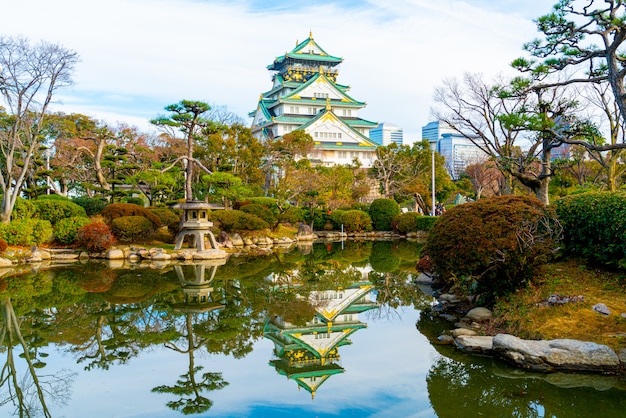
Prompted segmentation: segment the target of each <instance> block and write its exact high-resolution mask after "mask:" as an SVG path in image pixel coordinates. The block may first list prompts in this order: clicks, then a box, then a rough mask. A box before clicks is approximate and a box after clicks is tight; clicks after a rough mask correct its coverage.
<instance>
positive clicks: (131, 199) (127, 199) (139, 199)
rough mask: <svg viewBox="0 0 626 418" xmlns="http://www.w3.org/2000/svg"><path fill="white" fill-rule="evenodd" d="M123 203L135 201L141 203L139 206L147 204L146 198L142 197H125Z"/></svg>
mask: <svg viewBox="0 0 626 418" xmlns="http://www.w3.org/2000/svg"><path fill="white" fill-rule="evenodd" d="M122 203H133V204H135V205H139V206H144V205H145V203H146V202H145V200H143V199H142V198H140V197H130V196H128V197H125V198H124V200H123V202H122Z"/></svg>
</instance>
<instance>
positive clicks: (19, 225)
mask: <svg viewBox="0 0 626 418" xmlns="http://www.w3.org/2000/svg"><path fill="white" fill-rule="evenodd" d="M52 236H53V231H52V225H51V224H50V221H47V220H43V219H18V220H16V221H12V222H10V223H8V224H0V238H2V239H3V240H5V241H6V243H7V244H9V245H22V246H26V247H30V246H32V245H41V244H43V243H44V242H48V241H50V240H51V239H52Z"/></svg>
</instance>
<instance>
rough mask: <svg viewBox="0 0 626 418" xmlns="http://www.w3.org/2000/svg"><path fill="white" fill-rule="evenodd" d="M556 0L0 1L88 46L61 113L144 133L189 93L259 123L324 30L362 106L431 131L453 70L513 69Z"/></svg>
mask: <svg viewBox="0 0 626 418" xmlns="http://www.w3.org/2000/svg"><path fill="white" fill-rule="evenodd" d="M553 3H554V1H550V0H499V1H493V0H464V1H461V0H345V1H340V0H315V1H286V0H231V1H221V0H91V1H85V0H55V1H50V0H21V1H13V0H0V10H2V15H3V18H2V25H1V26H0V34H1V35H4V36H24V37H27V38H28V39H30V40H31V41H33V42H38V41H40V40H44V41H46V42H50V43H58V44H60V45H62V46H63V47H65V48H67V49H71V50H74V51H76V52H77V53H78V54H79V56H80V62H79V64H78V65H77V67H76V71H75V73H74V84H73V86H71V87H69V88H65V89H63V90H59V91H58V93H57V95H56V101H55V103H54V106H53V107H52V110H53V111H61V112H65V113H73V112H75V113H82V114H85V115H89V116H91V117H93V118H95V119H98V120H102V121H103V122H107V123H110V124H113V125H115V124H117V123H118V122H119V123H124V124H128V125H132V126H137V127H138V128H140V129H141V130H143V131H151V130H154V128H153V127H152V126H151V125H150V123H149V120H150V119H152V118H154V117H156V116H159V115H163V114H165V113H166V112H165V111H164V107H165V106H167V105H169V104H173V103H177V102H179V101H180V100H183V99H187V100H199V101H204V102H207V103H209V104H211V105H216V106H225V107H226V108H227V109H228V110H229V111H231V112H233V113H235V114H237V115H239V116H240V117H242V118H244V120H245V121H246V124H250V123H251V119H250V118H248V113H249V112H251V111H253V110H255V108H256V105H257V103H258V99H259V96H260V94H261V93H263V92H265V91H267V90H269V89H270V88H271V78H270V77H271V74H270V72H269V71H268V70H267V66H268V65H269V64H271V63H272V62H273V61H274V59H275V58H276V57H277V56H280V55H282V54H284V53H285V52H287V51H290V50H291V49H293V48H294V47H295V45H296V42H298V41H303V40H304V39H305V38H306V37H308V36H309V34H310V33H312V35H313V38H314V39H315V41H316V42H317V43H318V44H319V45H320V46H321V47H322V48H323V49H324V50H325V51H326V52H327V53H329V54H331V55H335V56H339V57H342V58H343V60H344V61H343V63H342V64H341V67H340V72H339V77H338V80H337V81H338V82H339V83H341V84H344V85H349V86H350V91H349V94H350V95H351V96H352V97H353V98H355V99H356V100H359V101H364V102H366V103H367V106H366V107H365V108H364V109H363V110H361V111H360V113H359V116H360V117H362V118H364V119H367V120H370V121H374V122H387V123H390V124H395V125H398V126H400V127H401V128H403V130H404V136H405V140H406V142H412V141H415V140H419V139H420V138H421V128H422V126H424V125H426V124H427V123H428V122H429V121H431V120H432V116H431V108H432V107H433V106H434V103H433V101H432V97H433V93H434V90H435V88H437V87H438V86H441V85H442V83H443V81H444V80H445V79H450V78H458V79H460V78H462V77H463V75H464V74H465V73H481V74H483V75H484V76H485V78H486V79H488V80H489V79H491V78H492V77H495V76H496V75H500V74H508V73H510V72H512V70H511V69H510V67H509V64H510V63H511V62H512V61H513V60H514V59H515V58H517V57H519V56H522V55H523V49H522V46H523V44H524V43H525V42H528V41H530V40H532V39H533V38H535V37H536V36H537V31H536V27H535V24H534V23H533V19H536V18H537V17H539V16H541V15H543V14H546V13H548V12H549V11H550V9H551V5H552V4H553Z"/></svg>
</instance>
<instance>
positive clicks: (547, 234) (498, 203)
mask: <svg viewBox="0 0 626 418" xmlns="http://www.w3.org/2000/svg"><path fill="white" fill-rule="evenodd" d="M561 238H562V228H561V225H560V224H559V223H558V220H556V218H555V217H554V216H553V215H552V214H551V213H550V212H549V211H548V210H547V209H546V208H545V207H544V206H543V205H542V204H541V202H540V201H539V200H538V199H536V198H531V197H520V196H511V195H507V196H500V197H494V198H486V199H481V200H479V201H477V202H472V203H466V204H463V205H457V206H455V207H453V208H451V209H450V210H448V211H447V212H445V213H444V214H443V215H441V216H440V217H439V219H438V220H437V222H436V223H435V225H434V226H433V228H432V230H431V231H430V233H429V236H428V239H427V242H426V245H425V247H424V249H423V250H422V253H421V254H422V256H425V255H428V256H429V257H430V259H431V261H432V267H433V272H434V273H435V274H437V275H438V276H439V277H440V279H441V280H443V282H444V283H445V284H447V285H448V286H453V285H457V286H461V288H462V289H461V290H465V291H467V292H469V293H474V294H481V295H483V296H484V297H485V298H486V299H488V300H490V299H492V298H493V297H494V296H497V295H502V294H506V293H508V292H512V291H515V290H516V289H519V288H521V287H523V286H524V285H526V284H527V282H528V280H529V279H530V278H532V275H533V273H534V271H535V270H536V268H537V267H538V266H540V265H541V264H543V263H545V262H547V261H549V260H550V259H552V257H553V255H554V253H555V251H556V250H557V248H559V245H560V243H561Z"/></svg>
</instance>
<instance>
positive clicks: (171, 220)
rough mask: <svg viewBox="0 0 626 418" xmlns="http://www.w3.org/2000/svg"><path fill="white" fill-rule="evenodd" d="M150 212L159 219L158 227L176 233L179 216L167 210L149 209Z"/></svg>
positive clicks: (159, 208)
mask: <svg viewBox="0 0 626 418" xmlns="http://www.w3.org/2000/svg"><path fill="white" fill-rule="evenodd" d="M148 210H150V212H152V213H154V214H155V215H156V216H158V217H159V226H167V229H169V230H170V231H172V232H174V231H178V226H179V224H180V220H181V219H180V215H179V214H178V213H176V212H174V211H173V210H172V209H169V208H162V207H150V208H148Z"/></svg>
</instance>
